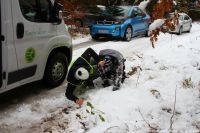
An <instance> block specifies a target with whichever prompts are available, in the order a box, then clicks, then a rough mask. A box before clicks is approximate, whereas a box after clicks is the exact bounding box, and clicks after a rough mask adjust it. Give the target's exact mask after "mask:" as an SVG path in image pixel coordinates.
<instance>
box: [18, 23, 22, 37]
mask: <svg viewBox="0 0 200 133" xmlns="http://www.w3.org/2000/svg"><path fill="white" fill-rule="evenodd" d="M23 37H24V24H23V23H17V38H18V39H21V38H23Z"/></svg>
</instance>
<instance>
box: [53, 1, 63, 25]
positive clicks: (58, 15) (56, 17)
mask: <svg viewBox="0 0 200 133" xmlns="http://www.w3.org/2000/svg"><path fill="white" fill-rule="evenodd" d="M62 9H63V6H62V5H61V4H60V3H57V2H55V3H54V5H53V9H52V23H53V24H57V25H59V24H60V23H61V22H62V18H63V17H62Z"/></svg>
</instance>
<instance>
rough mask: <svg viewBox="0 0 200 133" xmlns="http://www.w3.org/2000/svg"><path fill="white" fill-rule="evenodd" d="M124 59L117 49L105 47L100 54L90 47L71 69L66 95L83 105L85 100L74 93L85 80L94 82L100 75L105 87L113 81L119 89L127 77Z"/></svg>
mask: <svg viewBox="0 0 200 133" xmlns="http://www.w3.org/2000/svg"><path fill="white" fill-rule="evenodd" d="M124 61H125V60H124V58H123V56H122V54H121V53H119V52H118V51H116V50H112V49H104V50H101V51H100V53H99V55H98V54H97V53H96V52H95V51H94V50H93V49H91V48H88V49H87V50H86V51H85V52H84V53H83V54H82V55H81V56H80V57H79V58H78V59H77V60H76V61H75V62H74V63H73V64H72V65H71V67H70V69H69V73H68V77H67V81H68V86H67V89H66V92H65V95H66V97H67V98H68V99H69V100H72V101H74V102H75V103H76V104H78V105H80V106H81V105H82V104H83V101H84V100H83V99H82V98H78V97H76V96H75V95H74V94H73V93H74V91H75V89H76V87H77V86H80V85H81V84H83V83H85V82H87V83H90V84H92V81H93V80H94V79H96V78H98V77H101V78H102V80H103V86H104V87H106V86H109V85H111V83H110V81H112V82H113V84H114V86H113V91H114V90H118V89H119V87H120V85H121V83H123V82H124V79H125V72H124V69H125V65H124Z"/></svg>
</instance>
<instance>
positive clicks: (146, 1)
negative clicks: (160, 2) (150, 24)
mask: <svg viewBox="0 0 200 133" xmlns="http://www.w3.org/2000/svg"><path fill="white" fill-rule="evenodd" d="M149 2H150V0H145V1H142V2H140V4H139V5H138V7H139V8H140V9H141V10H143V11H144V12H146V7H147V5H148V3H149Z"/></svg>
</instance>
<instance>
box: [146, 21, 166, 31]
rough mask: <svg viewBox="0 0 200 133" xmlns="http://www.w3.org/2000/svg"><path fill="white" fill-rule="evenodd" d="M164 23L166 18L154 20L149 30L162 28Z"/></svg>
mask: <svg viewBox="0 0 200 133" xmlns="http://www.w3.org/2000/svg"><path fill="white" fill-rule="evenodd" d="M163 23H164V19H157V20H154V22H153V23H152V24H151V25H150V26H149V30H150V31H152V30H155V29H156V28H160V27H161V26H162V24H163Z"/></svg>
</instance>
